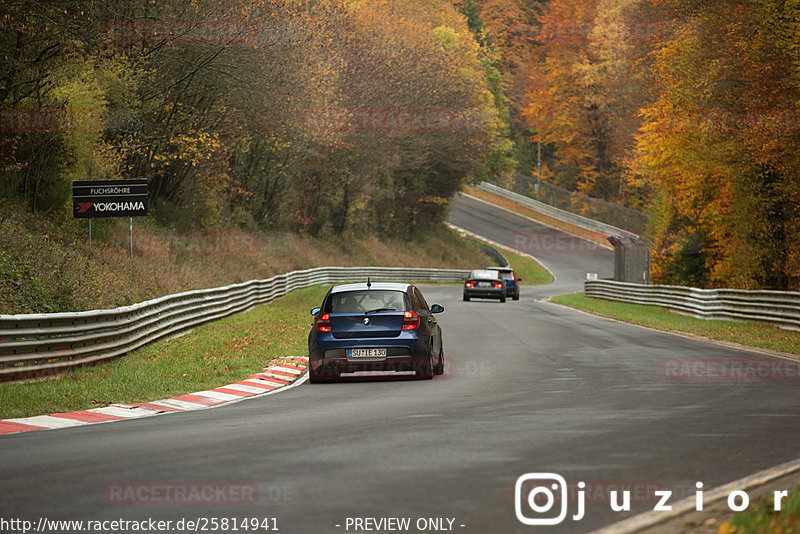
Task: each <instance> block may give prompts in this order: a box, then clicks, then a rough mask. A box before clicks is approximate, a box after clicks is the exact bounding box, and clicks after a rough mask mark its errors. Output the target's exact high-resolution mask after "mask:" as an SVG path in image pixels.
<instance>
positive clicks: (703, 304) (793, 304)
mask: <svg viewBox="0 0 800 534" xmlns="http://www.w3.org/2000/svg"><path fill="white" fill-rule="evenodd" d="M584 292H585V294H586V296H587V297H594V298H600V299H605V300H616V301H620V302H630V303H635V304H647V305H651V306H662V307H664V308H667V309H670V310H673V311H675V312H678V313H682V314H684V315H691V316H693V317H698V318H701V319H732V320H738V321H759V322H764V323H770V324H773V325H776V326H780V327H782V328H788V329H792V330H798V329H800V292H794V291H748V290H744V289H698V288H694V287H682V286H667V285H645V284H631V283H626V282H617V281H614V280H586V281H585V282H584Z"/></svg>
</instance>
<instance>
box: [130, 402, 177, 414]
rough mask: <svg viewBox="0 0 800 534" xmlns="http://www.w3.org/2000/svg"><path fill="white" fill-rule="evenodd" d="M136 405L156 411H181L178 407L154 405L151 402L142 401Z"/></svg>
mask: <svg viewBox="0 0 800 534" xmlns="http://www.w3.org/2000/svg"><path fill="white" fill-rule="evenodd" d="M136 406H141V407H142V408H150V409H151V410H155V411H157V412H162V413H163V412H179V411H181V410H180V409H179V408H171V407H167V406H156V405H155V404H153V403H151V402H142V403H140V404H137V405H136Z"/></svg>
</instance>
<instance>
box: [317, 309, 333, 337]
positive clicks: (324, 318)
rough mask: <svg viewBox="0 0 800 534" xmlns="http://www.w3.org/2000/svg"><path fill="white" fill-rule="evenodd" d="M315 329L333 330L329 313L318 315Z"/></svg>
mask: <svg viewBox="0 0 800 534" xmlns="http://www.w3.org/2000/svg"><path fill="white" fill-rule="evenodd" d="M317 331H319V332H332V331H333V327H332V326H331V315H330V314H329V313H326V314H324V315H320V316H319V318H318V319H317Z"/></svg>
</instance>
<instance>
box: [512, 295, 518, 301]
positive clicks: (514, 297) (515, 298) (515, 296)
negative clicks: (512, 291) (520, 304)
mask: <svg viewBox="0 0 800 534" xmlns="http://www.w3.org/2000/svg"><path fill="white" fill-rule="evenodd" d="M511 300H519V294H516V295H514V296H513V297H511Z"/></svg>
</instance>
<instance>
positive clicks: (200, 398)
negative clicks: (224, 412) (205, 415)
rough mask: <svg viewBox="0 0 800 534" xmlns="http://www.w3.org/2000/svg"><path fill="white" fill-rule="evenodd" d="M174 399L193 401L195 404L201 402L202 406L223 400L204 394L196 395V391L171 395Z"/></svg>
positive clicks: (219, 402)
mask: <svg viewBox="0 0 800 534" xmlns="http://www.w3.org/2000/svg"><path fill="white" fill-rule="evenodd" d="M173 399H174V400H182V401H187V402H193V403H195V404H202V405H204V406H216V405H217V404H222V403H223V402H225V401H223V400H219V399H213V398H211V397H206V396H204V395H198V394H196V393H194V394H192V393H187V394H185V395H178V396H177V397H173Z"/></svg>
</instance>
